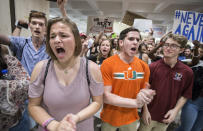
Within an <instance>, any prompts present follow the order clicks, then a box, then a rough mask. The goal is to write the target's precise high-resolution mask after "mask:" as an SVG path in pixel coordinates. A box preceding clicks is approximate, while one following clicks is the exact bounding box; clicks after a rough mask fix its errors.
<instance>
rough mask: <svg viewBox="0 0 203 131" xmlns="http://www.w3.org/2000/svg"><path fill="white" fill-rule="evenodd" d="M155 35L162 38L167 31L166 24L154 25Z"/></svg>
mask: <svg viewBox="0 0 203 131" xmlns="http://www.w3.org/2000/svg"><path fill="white" fill-rule="evenodd" d="M152 29H153V37H155V38H161V37H162V36H163V35H164V34H165V33H166V27H165V26H158V25H153V28H152Z"/></svg>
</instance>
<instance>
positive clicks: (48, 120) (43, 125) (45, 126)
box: [42, 118, 55, 131]
mask: <svg viewBox="0 0 203 131" xmlns="http://www.w3.org/2000/svg"><path fill="white" fill-rule="evenodd" d="M53 120H55V119H54V118H49V119H47V120H46V121H45V122H43V123H42V127H43V128H44V131H48V130H47V126H48V124H49V123H50V122H51V121H53Z"/></svg>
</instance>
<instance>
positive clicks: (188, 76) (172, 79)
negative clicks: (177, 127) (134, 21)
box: [139, 34, 193, 131]
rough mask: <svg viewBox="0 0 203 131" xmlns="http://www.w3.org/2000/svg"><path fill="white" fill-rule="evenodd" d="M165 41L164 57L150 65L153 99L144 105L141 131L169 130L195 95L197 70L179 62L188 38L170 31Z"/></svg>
mask: <svg viewBox="0 0 203 131" xmlns="http://www.w3.org/2000/svg"><path fill="white" fill-rule="evenodd" d="M165 40H166V41H165V43H164V44H163V53H164V57H163V59H161V60H159V61H157V62H154V63H152V64H151V65H150V72H151V74H150V84H151V89H153V90H155V91H156V95H155V97H154V99H153V101H152V102H151V103H150V104H149V105H148V106H146V105H145V106H144V107H143V112H142V120H141V124H140V128H139V131H152V130H153V131H165V130H166V129H167V127H168V125H169V124H170V123H171V122H172V121H174V119H175V117H176V115H177V114H178V112H179V111H180V109H181V108H182V107H183V105H184V104H185V102H186V100H187V99H189V98H191V97H192V87H193V71H192V70H191V69H190V68H189V67H188V66H186V65H185V64H183V63H182V62H180V61H178V55H179V54H180V53H181V52H183V50H184V47H185V45H186V44H187V38H185V37H184V36H180V35H174V34H169V35H168V36H166V39H165Z"/></svg>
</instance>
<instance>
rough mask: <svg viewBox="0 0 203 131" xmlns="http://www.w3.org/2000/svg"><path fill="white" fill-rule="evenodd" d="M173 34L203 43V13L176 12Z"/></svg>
mask: <svg viewBox="0 0 203 131" xmlns="http://www.w3.org/2000/svg"><path fill="white" fill-rule="evenodd" d="M173 33H175V34H180V35H184V36H186V37H187V38H188V40H190V41H193V40H198V41H200V42H201V43H202V42H203V13H198V12H193V11H182V10H176V11H175V15H174V23H173Z"/></svg>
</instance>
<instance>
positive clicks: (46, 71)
mask: <svg viewBox="0 0 203 131" xmlns="http://www.w3.org/2000/svg"><path fill="white" fill-rule="evenodd" d="M50 62H51V59H49V60H48V62H47V66H46V69H45V73H44V80H43V84H44V85H45V80H46V77H47V73H48V69H49V65H50Z"/></svg>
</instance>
